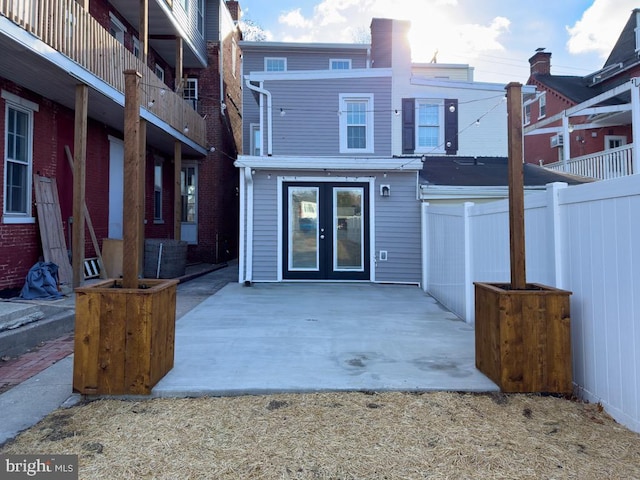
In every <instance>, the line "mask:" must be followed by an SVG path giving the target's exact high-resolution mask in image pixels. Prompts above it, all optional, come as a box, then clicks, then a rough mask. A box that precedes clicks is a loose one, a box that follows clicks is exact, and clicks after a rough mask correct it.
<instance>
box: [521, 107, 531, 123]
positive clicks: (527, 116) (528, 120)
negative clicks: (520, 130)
mask: <svg viewBox="0 0 640 480" xmlns="http://www.w3.org/2000/svg"><path fill="white" fill-rule="evenodd" d="M523 113H524V114H523V117H524V120H523V122H522V123H523V124H524V125H529V124H530V123H531V104H530V103H525V104H524V112H523Z"/></svg>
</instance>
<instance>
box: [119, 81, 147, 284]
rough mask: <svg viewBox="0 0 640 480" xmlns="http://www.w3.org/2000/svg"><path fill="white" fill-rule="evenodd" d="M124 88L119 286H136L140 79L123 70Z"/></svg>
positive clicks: (137, 261)
mask: <svg viewBox="0 0 640 480" xmlns="http://www.w3.org/2000/svg"><path fill="white" fill-rule="evenodd" d="M124 76H125V87H124V198H123V205H124V219H123V225H122V230H123V242H122V250H123V255H122V287H123V288H133V289H137V288H138V273H139V265H140V241H139V238H138V236H139V235H140V226H139V221H140V218H142V217H141V215H142V212H141V207H142V206H141V205H140V192H139V190H140V175H141V172H140V78H141V75H140V74H139V73H138V72H136V71H135V70H125V72H124Z"/></svg>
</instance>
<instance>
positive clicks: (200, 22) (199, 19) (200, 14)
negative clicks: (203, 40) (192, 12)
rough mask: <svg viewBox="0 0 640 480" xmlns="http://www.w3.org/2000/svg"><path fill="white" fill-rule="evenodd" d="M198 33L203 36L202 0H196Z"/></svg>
mask: <svg viewBox="0 0 640 480" xmlns="http://www.w3.org/2000/svg"><path fill="white" fill-rule="evenodd" d="M198 33H199V34H200V35H202V36H203V37H204V0H198Z"/></svg>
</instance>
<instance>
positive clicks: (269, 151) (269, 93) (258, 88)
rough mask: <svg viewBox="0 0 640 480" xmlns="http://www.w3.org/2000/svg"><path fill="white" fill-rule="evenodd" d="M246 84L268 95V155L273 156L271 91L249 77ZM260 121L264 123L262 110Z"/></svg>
mask: <svg viewBox="0 0 640 480" xmlns="http://www.w3.org/2000/svg"><path fill="white" fill-rule="evenodd" d="M246 85H247V87H248V88H249V89H250V90H253V91H254V92H258V93H261V94H262V95H264V96H265V97H267V155H268V156H271V154H272V153H273V142H272V118H271V117H272V115H271V113H272V107H271V92H270V91H269V90H265V89H264V88H261V87H258V86H256V85H254V84H252V83H251V81H250V80H249V79H247V81H246ZM260 122H261V123H262V112H261V115H260Z"/></svg>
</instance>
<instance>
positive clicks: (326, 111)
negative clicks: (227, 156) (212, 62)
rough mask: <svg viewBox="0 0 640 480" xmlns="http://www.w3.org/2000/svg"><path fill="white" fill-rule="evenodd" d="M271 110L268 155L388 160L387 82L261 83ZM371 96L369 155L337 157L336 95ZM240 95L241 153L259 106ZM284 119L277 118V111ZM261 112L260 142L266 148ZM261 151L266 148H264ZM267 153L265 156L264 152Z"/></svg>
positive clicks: (383, 79)
mask: <svg viewBox="0 0 640 480" xmlns="http://www.w3.org/2000/svg"><path fill="white" fill-rule="evenodd" d="M264 88H265V89H266V90H268V91H269V92H271V95H272V106H273V115H272V118H273V137H272V138H273V155H299V156H317V155H323V156H326V155H329V156H348V157H353V156H372V155H375V156H389V155H391V134H392V128H391V121H392V117H393V115H392V111H391V110H392V109H391V78H390V77H374V78H345V79H331V80H327V79H322V80H286V81H285V80H282V81H280V80H278V81H270V82H265V83H264ZM351 93H353V94H373V108H374V119H373V123H374V137H373V141H374V152H373V153H366V154H364V153H363V154H354V153H345V154H341V153H340V117H339V115H338V111H339V106H340V94H351ZM252 95H253V92H252V91H250V90H249V89H248V88H247V89H245V103H244V122H243V127H244V131H243V136H244V145H243V149H244V150H243V151H245V152H249V151H250V149H249V147H250V141H251V138H250V137H251V136H250V131H249V126H250V124H251V123H259V122H260V117H259V105H258V103H257V101H256V100H255V99H254V97H252ZM281 108H282V109H283V110H284V111H285V115H284V116H282V115H280V109H281ZM266 113H267V112H266V106H265V108H264V115H265V118H264V122H263V126H264V132H263V136H264V142H265V145H266V126H267V120H266ZM265 148H266V147H265ZM265 153H266V151H265Z"/></svg>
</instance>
